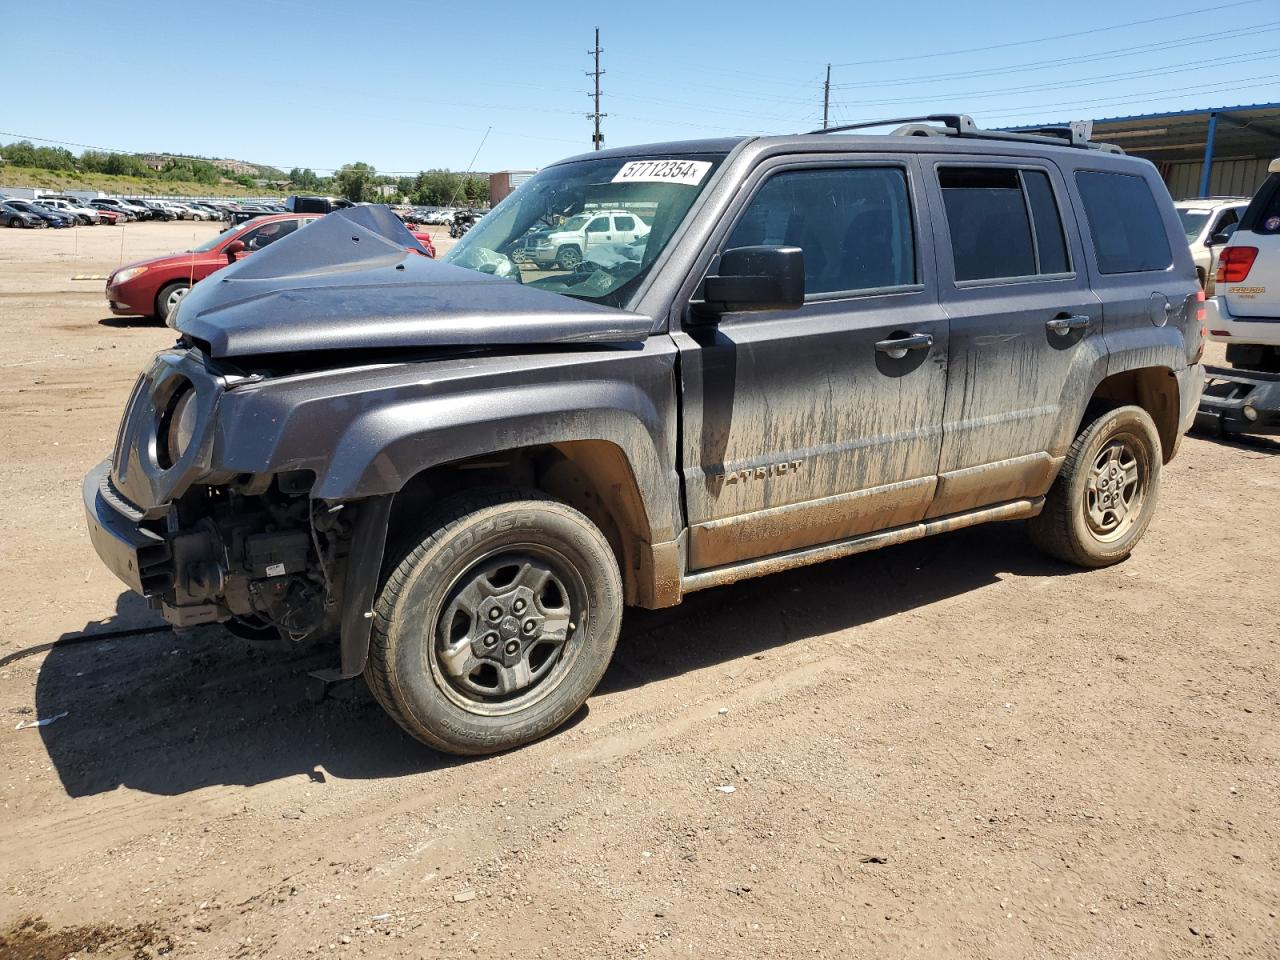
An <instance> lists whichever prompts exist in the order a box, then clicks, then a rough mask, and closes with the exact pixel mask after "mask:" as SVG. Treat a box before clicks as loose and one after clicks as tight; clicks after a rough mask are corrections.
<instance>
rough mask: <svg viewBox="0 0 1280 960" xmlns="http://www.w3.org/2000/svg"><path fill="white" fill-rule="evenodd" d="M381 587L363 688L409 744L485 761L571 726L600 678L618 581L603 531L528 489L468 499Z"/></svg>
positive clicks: (441, 513)
mask: <svg viewBox="0 0 1280 960" xmlns="http://www.w3.org/2000/svg"><path fill="white" fill-rule="evenodd" d="M428 530H429V531H430V532H429V533H428V534H427V535H426V536H425V537H424V538H423V539H422V540H421V541H420V542H419V543H418V544H417V545H416V546H414V547H413V549H412V550H410V551H409V553H408V554H407V555H406V556H405V557H404V559H402V560H401V561H400V562H399V564H398V565H397V566H396V567H395V569H394V570H392V572H391V574H390V575H389V576H388V578H387V580H386V583H385V585H384V586H383V588H382V592H381V594H380V595H379V597H378V600H377V603H376V604H375V607H374V621H373V635H372V637H371V639H370V645H369V659H368V663H367V664H366V666H365V679H366V680H367V682H368V684H369V687H370V689H371V690H372V691H373V693H374V696H375V697H376V698H377V700H378V702H379V703H381V704H382V706H383V707H384V708H385V709H386V711H387V712H388V713H389V714H391V716H392V718H394V719H395V721H396V722H397V723H399V724H400V726H401V727H403V728H404V729H405V730H406V731H408V732H409V733H410V734H411V735H412V736H414V737H416V738H417V739H419V740H421V741H422V742H423V743H425V744H427V745H428V746H431V747H435V748H436V749H438V750H443V751H446V752H449V753H456V754H483V753H494V752H496V751H499V750H506V749H510V748H512V747H517V746H521V745H523V744H526V743H530V742H531V741H533V740H537V739H538V738H539V737H543V736H545V735H547V734H548V733H551V732H552V731H553V730H555V729H556V728H558V727H559V726H560V725H561V724H563V723H564V722H565V721H566V720H568V719H569V718H570V717H571V716H573V714H574V713H575V712H576V711H577V710H578V708H579V707H581V706H582V704H583V703H584V702H585V701H586V699H587V697H588V696H589V695H590V693H591V691H592V690H594V689H595V687H596V684H597V683H599V682H600V678H601V677H602V676H604V672H605V669H606V668H607V667H608V665H609V659H610V658H611V657H612V655H613V648H614V646H615V644H616V643H617V639H618V629H619V626H620V624H621V620H622V582H621V576H620V574H619V572H618V565H617V562H616V561H615V559H614V555H613V551H612V550H611V549H610V547H609V543H608V541H607V540H606V539H605V538H604V535H603V534H602V533H601V532H600V530H599V529H598V528H597V527H596V526H595V525H594V524H592V523H591V521H590V520H588V519H587V518H586V517H585V516H583V515H582V514H581V513H579V512H578V511H577V510H574V509H572V508H570V507H567V506H565V505H564V504H562V503H559V502H557V501H554V500H550V499H547V498H544V497H543V496H542V495H541V494H539V493H536V492H524V491H495V492H489V493H479V494H467V495H462V496H458V497H455V498H452V499H450V500H448V501H445V502H444V503H442V504H441V506H440V508H439V510H438V511H437V512H436V513H435V514H434V516H433V517H432V518H431V519H430V520H429V521H428Z"/></svg>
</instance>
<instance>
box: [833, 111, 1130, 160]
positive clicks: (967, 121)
mask: <svg viewBox="0 0 1280 960" xmlns="http://www.w3.org/2000/svg"><path fill="white" fill-rule="evenodd" d="M890 124H894V125H895V129H894V130H892V131H890V134H889V135H890V136H897V137H962V138H965V139H975V140H1009V141H1013V142H1017V143H1046V144H1052V145H1054V146H1069V147H1079V148H1081V149H1084V150H1101V151H1103V152H1105V153H1124V151H1123V150H1121V149H1120V148H1119V147H1117V146H1114V145H1113V144H1110V143H1097V142H1095V141H1093V140H1090V139H1089V136H1090V134H1091V133H1092V132H1093V121H1091V120H1076V121H1073V122H1072V123H1071V124H1070V125H1069V126H1065V127H1039V128H1037V129H1034V130H1027V131H1021V132H1018V133H1013V132H1011V131H1009V130H984V129H982V128H981V127H979V126H978V125H977V124H976V123H974V122H973V118H972V117H970V116H969V115H968V114H964V113H931V114H927V115H925V116H920V117H894V118H891V119H885V120H864V121H862V122H861V123H845V124H841V125H840V126H838V127H825V128H823V129H821V130H810V131H809V133H810V134H818V133H846V132H848V131H850V130H867V129H869V128H871V127H887V126H889V125H890ZM929 124H941V125H942V126H929Z"/></svg>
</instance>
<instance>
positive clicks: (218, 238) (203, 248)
mask: <svg viewBox="0 0 1280 960" xmlns="http://www.w3.org/2000/svg"><path fill="white" fill-rule="evenodd" d="M230 236H231V234H230V233H229V232H227V231H223V232H222V233H215V234H214V235H213V236H212V237H210V238H209V239H208V240H206V241H205V242H204V243H202V244H200V246H198V247H196V248H195V249H194V250H188V251H187V253H208V252H209V251H210V250H212V249H213V248H214V247H216V246H217V245H218V244H220V243H222V242H224V241H225V240H227V239H229V238H230Z"/></svg>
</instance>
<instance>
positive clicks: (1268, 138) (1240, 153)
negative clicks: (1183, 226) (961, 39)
mask: <svg viewBox="0 0 1280 960" xmlns="http://www.w3.org/2000/svg"><path fill="white" fill-rule="evenodd" d="M1062 125H1064V124H1061V123H1056V124H1035V125H1034V126H1026V127H1013V128H1011V129H1013V130H1034V129H1037V128H1040V127H1045V126H1062ZM1091 136H1092V139H1094V140H1098V141H1101V142H1103V143H1114V144H1116V146H1118V147H1121V148H1122V149H1123V150H1124V151H1125V152H1126V153H1130V154H1133V155H1134V156H1138V157H1145V158H1146V159H1148V160H1150V161H1151V162H1152V163H1154V164H1155V165H1156V166H1157V167H1159V169H1160V174H1161V176H1163V177H1164V181H1165V183H1166V184H1168V186H1169V192H1170V193H1171V194H1173V197H1174V199H1175V200H1182V199H1187V198H1190V197H1208V196H1244V197H1248V196H1252V195H1253V193H1254V191H1255V190H1257V188H1258V186H1259V185H1260V184H1261V183H1262V181H1263V180H1264V179H1265V178H1266V176H1267V164H1268V163H1269V162H1270V161H1271V160H1272V159H1273V158H1275V157H1278V156H1280V103H1254V104H1247V105H1241V106H1234V107H1210V108H1207V109H1203V110H1178V111H1174V112H1172V113H1148V114H1140V115H1137V116H1132V117H1106V118H1104V119H1099V120H1094V121H1093V133H1092V135H1091Z"/></svg>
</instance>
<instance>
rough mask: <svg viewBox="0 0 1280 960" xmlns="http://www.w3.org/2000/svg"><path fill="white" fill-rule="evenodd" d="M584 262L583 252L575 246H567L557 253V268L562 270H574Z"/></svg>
mask: <svg viewBox="0 0 1280 960" xmlns="http://www.w3.org/2000/svg"><path fill="white" fill-rule="evenodd" d="M581 262H582V251H581V250H579V249H578V248H577V247H575V246H571V245H565V246H563V247H561V248H560V249H559V250H557V251H556V266H557V267H559V268H560V269H561V270H572V269H573V268H574V267H576V266H577V265H578V264H580V263H581Z"/></svg>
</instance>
